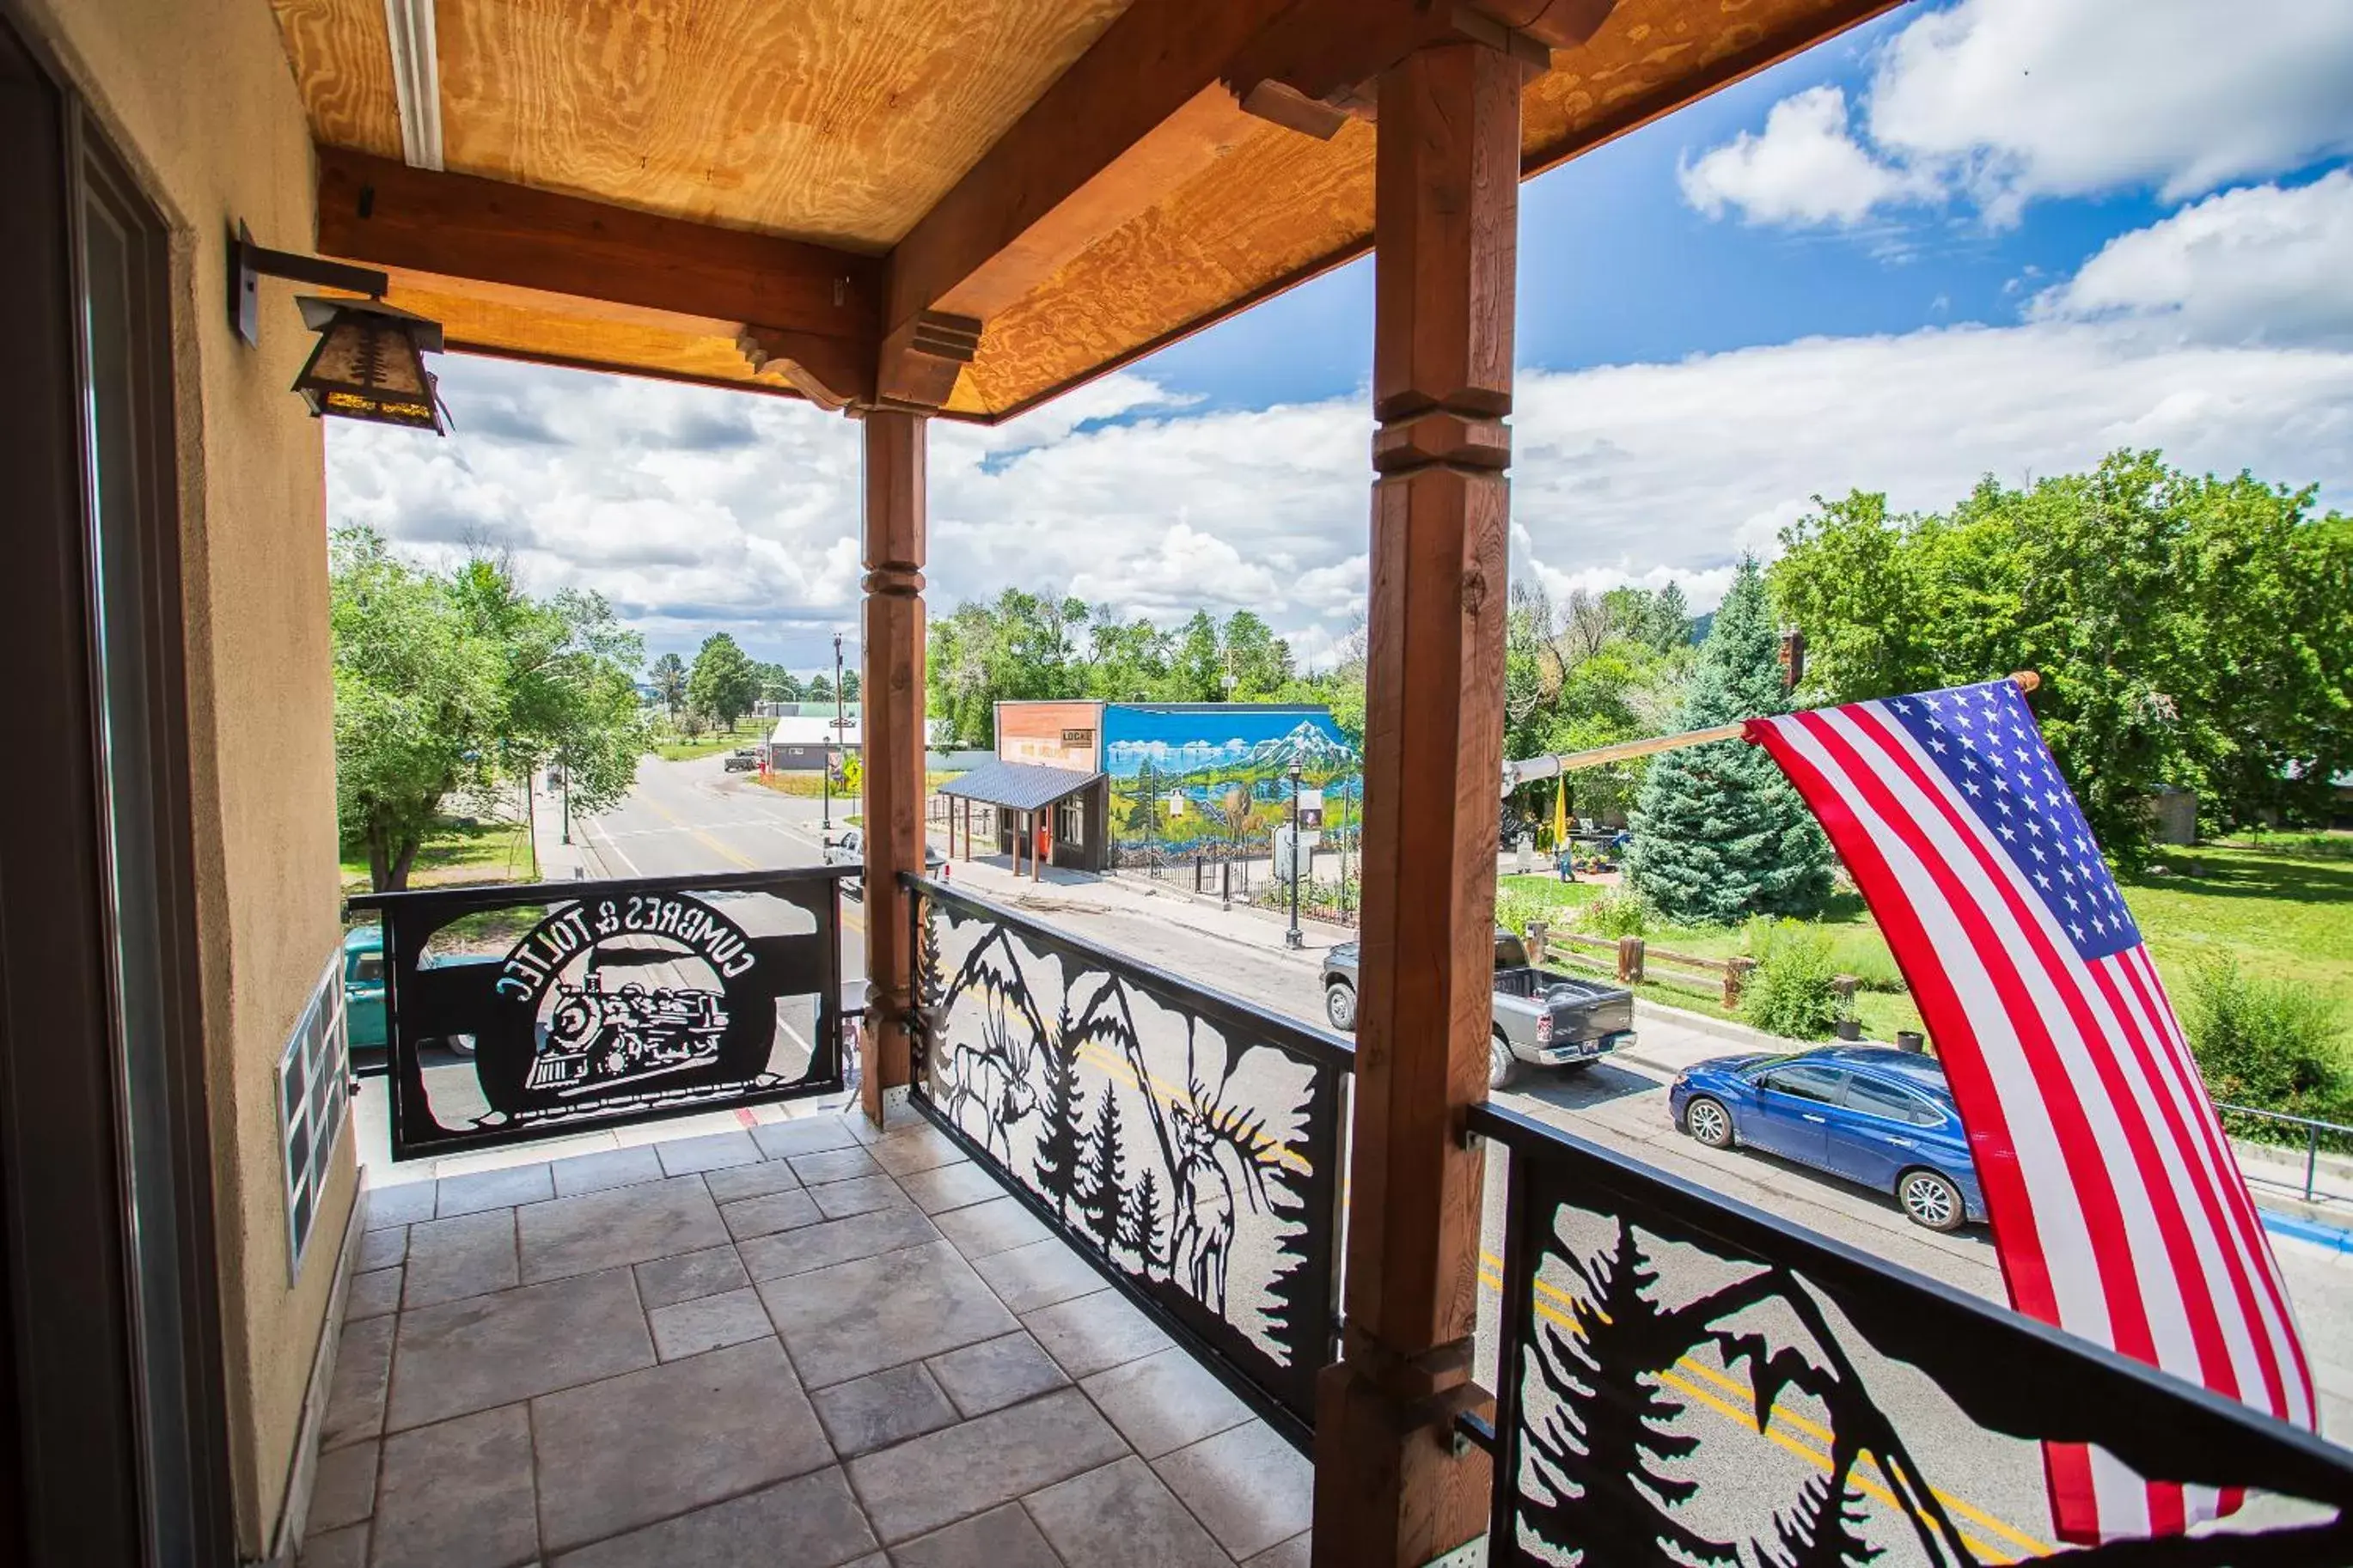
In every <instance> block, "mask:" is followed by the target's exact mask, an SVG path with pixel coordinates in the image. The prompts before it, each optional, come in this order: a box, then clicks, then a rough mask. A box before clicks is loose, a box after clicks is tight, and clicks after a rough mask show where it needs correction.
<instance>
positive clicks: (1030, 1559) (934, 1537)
mask: <svg viewBox="0 0 2353 1568" xmlns="http://www.w3.org/2000/svg"><path fill="white" fill-rule="evenodd" d="M891 1558H892V1562H894V1563H897V1564H898V1568H1062V1560H1061V1559H1060V1558H1059V1557H1057V1556H1055V1555H1054V1549H1053V1548H1052V1547H1050V1546H1049V1545H1047V1544H1046V1538H1045V1537H1044V1536H1042V1535H1040V1534H1039V1533H1038V1526H1037V1525H1036V1523H1034V1522H1033V1521H1031V1520H1030V1518H1029V1513H1028V1511H1027V1510H1024V1509H1023V1508H1022V1506H1021V1505H1020V1504H1019V1503H1018V1502H1009V1503H1007V1504H1006V1505H1005V1506H1004V1507H1002V1508H993V1509H990V1510H988V1511H987V1513H981V1514H975V1515H974V1516H973V1517H972V1518H970V1519H967V1520H965V1521H961V1522H959V1523H955V1524H951V1525H949V1526H948V1527H947V1528H946V1529H945V1530H941V1531H934V1532H933V1533H931V1534H929V1535H923V1536H918V1537H916V1538H915V1539H914V1540H913V1541H910V1542H907V1543H906V1544H905V1545H903V1546H896V1547H893V1548H892V1551H891Z"/></svg>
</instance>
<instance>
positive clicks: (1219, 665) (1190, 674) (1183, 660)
mask: <svg viewBox="0 0 2353 1568" xmlns="http://www.w3.org/2000/svg"><path fill="white" fill-rule="evenodd" d="M1225 674H1226V669H1225V660H1224V650H1223V649H1222V648H1220V647H1219V644H1218V623H1217V622H1215V621H1213V620H1211V619H1210V618H1209V612H1208V611H1207V610H1196V611H1194V612H1193V616H1192V619H1190V620H1188V621H1187V622H1186V623H1185V624H1184V625H1183V626H1180V627H1178V628H1177V630H1176V648H1175V650H1174V652H1172V653H1171V655H1170V656H1169V660H1168V694H1167V697H1166V700H1167V701H1170V702H1219V701H1223V700H1225V695H1226V685H1225Z"/></svg>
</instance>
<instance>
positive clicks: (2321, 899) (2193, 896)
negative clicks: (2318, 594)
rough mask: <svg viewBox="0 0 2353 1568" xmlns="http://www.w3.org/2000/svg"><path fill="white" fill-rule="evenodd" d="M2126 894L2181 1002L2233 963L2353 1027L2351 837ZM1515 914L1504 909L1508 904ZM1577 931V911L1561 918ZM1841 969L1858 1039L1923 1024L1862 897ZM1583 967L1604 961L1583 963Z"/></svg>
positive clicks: (1711, 929) (1739, 945)
mask: <svg viewBox="0 0 2353 1568" xmlns="http://www.w3.org/2000/svg"><path fill="white" fill-rule="evenodd" d="M2124 888H2125V896H2126V900H2129V902H2130V903H2131V905H2132V911H2133V917H2134V919H2136V920H2137V921H2139V922H2140V928H2141V931H2142V934H2143V935H2144V936H2145V937H2146V938H2147V942H2148V945H2149V951H2150V952H2151V953H2153V954H2154V955H2155V957H2156V959H2157V966H2158V972H2159V973H2161V974H2162V975H2163V976H2164V977H2165V982H2166V986H2167V989H2168V990H2169V991H2171V992H2172V993H2173V994H2174V995H2175V996H2176V998H2177V999H2179V997H2180V996H2181V995H2183V994H2185V993H2186V992H2187V991H2188V989H2189V976H2190V973H2192V971H2193V970H2194V969H2195V968H2196V966H2197V965H2198V964H2199V963H2200V962H2202V961H2204V960H2206V959H2208V958H2215V957H2232V958H2235V959H2237V961H2238V963H2239V966H2240V967H2241V968H2242V970H2244V971H2245V972H2246V973H2249V974H2252V975H2258V976H2261V977H2263V978H2266V979H2273V980H2286V981H2294V982H2295V983H2297V984H2304V985H2307V986H2310V987H2312V988H2313V989H2315V990H2316V991H2319V992H2320V993H2322V994H2325V995H2327V996H2328V997H2329V998H2331V999H2332V1000H2333V1001H2334V1002H2335V1003H2336V1004H2337V1007H2338V1008H2339V1010H2340V1013H2342V1014H2344V1015H2345V1016H2348V1020H2353V834H2334V835H2329V836H2327V837H2319V838H2312V839H2301V840H2299V839H2277V838H2275V839H2274V840H2272V841H2271V842H2270V843H2268V844H2266V845H2263V846H2262V847H2256V846H2253V845H2250V844H2245V843H2224V844H2211V845H2201V846H2200V847H2197V848H2194V849H2173V848H2168V849H2167V850H2165V851H2163V852H2162V854H2161V855H2160V856H2159V857H2158V860H2157V862H2156V864H2155V866H2154V867H2152V868H2151V870H2150V872H2148V873H2147V874H2145V875H2142V876H2139V877H2136V878H2131V879H2127V880H2126V882H2125V884H2124ZM1501 890H1502V891H1503V892H1504V893H1505V894H1507V895H1512V896H1514V898H1515V899H1516V900H1525V901H1527V902H1531V903H1535V904H1538V905H1541V906H1543V907H1545V908H1546V909H1560V910H1568V911H1574V910H1577V909H1579V908H1581V907H1582V906H1584V905H1586V904H1588V903H1590V902H1591V901H1592V900H1595V899H1596V898H1599V896H1600V895H1601V893H1602V891H1603V889H1601V888H1599V887H1597V886H1595V885H1593V884H1591V883H1584V882H1573V883H1567V884H1563V883H1561V882H1559V881H1557V880H1556V879H1553V878H1550V877H1543V876H1532V877H1505V878H1504V879H1503V881H1502V883H1501ZM1507 909H1508V904H1507ZM1556 918H1559V919H1562V920H1563V921H1565V922H1566V924H1567V929H1569V930H1572V931H1574V930H1576V929H1577V917H1576V915H1575V914H1574V913H1573V912H1570V913H1567V914H1565V915H1563V916H1559V917H1556ZM1822 926H1823V929H1824V931H1826V932H1827V933H1828V934H1829V935H1830V937H1831V942H1832V944H1833V949H1834V951H1835V952H1836V955H1837V963H1838V966H1839V968H1840V969H1841V970H1843V971H1844V972H1846V973H1850V974H1854V975H1857V976H1859V977H1861V978H1862V982H1863V986H1864V988H1863V989H1862V990H1861V991H1859V992H1858V994H1857V995H1856V997H1855V1011H1856V1013H1857V1014H1858V1015H1859V1016H1860V1017H1861V1018H1862V1026H1863V1033H1864V1034H1866V1035H1868V1036H1870V1037H1873V1039H1882V1040H1883V1039H1887V1038H1889V1037H1892V1036H1893V1034H1894V1031H1895V1030H1897V1029H1916V1028H1918V1027H1919V1026H1920V1015H1919V1010H1918V1009H1917V1008H1915V1007H1914V1006H1913V1005H1912V999H1911V997H1910V996H1908V995H1906V994H1903V992H1902V991H1901V989H1900V984H1901V978H1900V976H1899V975H1898V974H1897V973H1896V969H1895V961H1894V955H1893V954H1891V953H1890V952H1888V951H1887V944H1886V942H1884V941H1883V939H1882V938H1881V937H1880V934H1879V927H1878V925H1877V924H1876V923H1875V922H1874V921H1873V920H1872V918H1871V917H1870V915H1869V914H1867V913H1865V912H1864V910H1863V908H1862V900H1860V899H1857V898H1854V897H1852V896H1845V897H1841V898H1840V899H1838V900H1835V901H1834V902H1833V904H1832V906H1831V909H1830V910H1829V911H1828V912H1826V913H1825V914H1824V915H1823V917H1822ZM1643 941H1644V942H1647V943H1648V944H1649V945H1650V946H1651V949H1653V950H1654V951H1655V950H1656V949H1659V948H1668V949H1672V950H1673V951H1675V952H1688V953H1690V954H1692V955H1694V957H1700V958H1728V957H1731V956H1732V955H1734V954H1736V953H1739V952H1744V951H1746V937H1745V934H1744V933H1743V931H1741V930H1740V929H1739V928H1738V927H1732V926H1662V927H1656V928H1653V929H1652V930H1651V931H1647V932H1645V933H1644V935H1643ZM1583 956H1586V957H1587V962H1588V963H1604V962H1606V960H1605V959H1604V958H1603V956H1602V955H1600V954H1591V955H1583ZM1651 972H1652V973H1654V974H1655V973H1660V966H1659V965H1657V964H1656V963H1653V964H1652V966H1651ZM1701 984H1702V983H1701V982H1700V981H1698V980H1697V979H1694V981H1693V982H1692V983H1691V984H1672V983H1662V982H1661V981H1659V980H1656V979H1653V980H1651V981H1649V982H1646V983H1645V984H1643V985H1642V986H1641V994H1643V995H1645V996H1648V997H1650V998H1651V1000H1653V1001H1658V1002H1663V1003H1667V1004H1669V1005H1672V1006H1678V1007H1689V1008H1691V1009H1693V1010H1694V1011H1695V1012H1703V1013H1712V1014H1715V1015H1716V1016H1725V1013H1724V1009H1723V1007H1722V1006H1721V1005H1719V1002H1718V998H1717V995H1716V993H1715V989H1714V987H1713V986H1712V985H1709V986H1707V987H1706V988H1705V989H1702V988H1701Z"/></svg>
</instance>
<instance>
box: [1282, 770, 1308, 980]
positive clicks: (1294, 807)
mask: <svg viewBox="0 0 2353 1568" xmlns="http://www.w3.org/2000/svg"><path fill="white" fill-rule="evenodd" d="M1290 773H1291V929H1290V930H1289V931H1284V932H1283V933H1282V945H1283V946H1285V947H1300V946H1303V945H1305V942H1304V939H1303V938H1302V937H1301V936H1300V934H1299V759H1298V758H1296V757H1293V759H1292V760H1291V769H1290Z"/></svg>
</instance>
